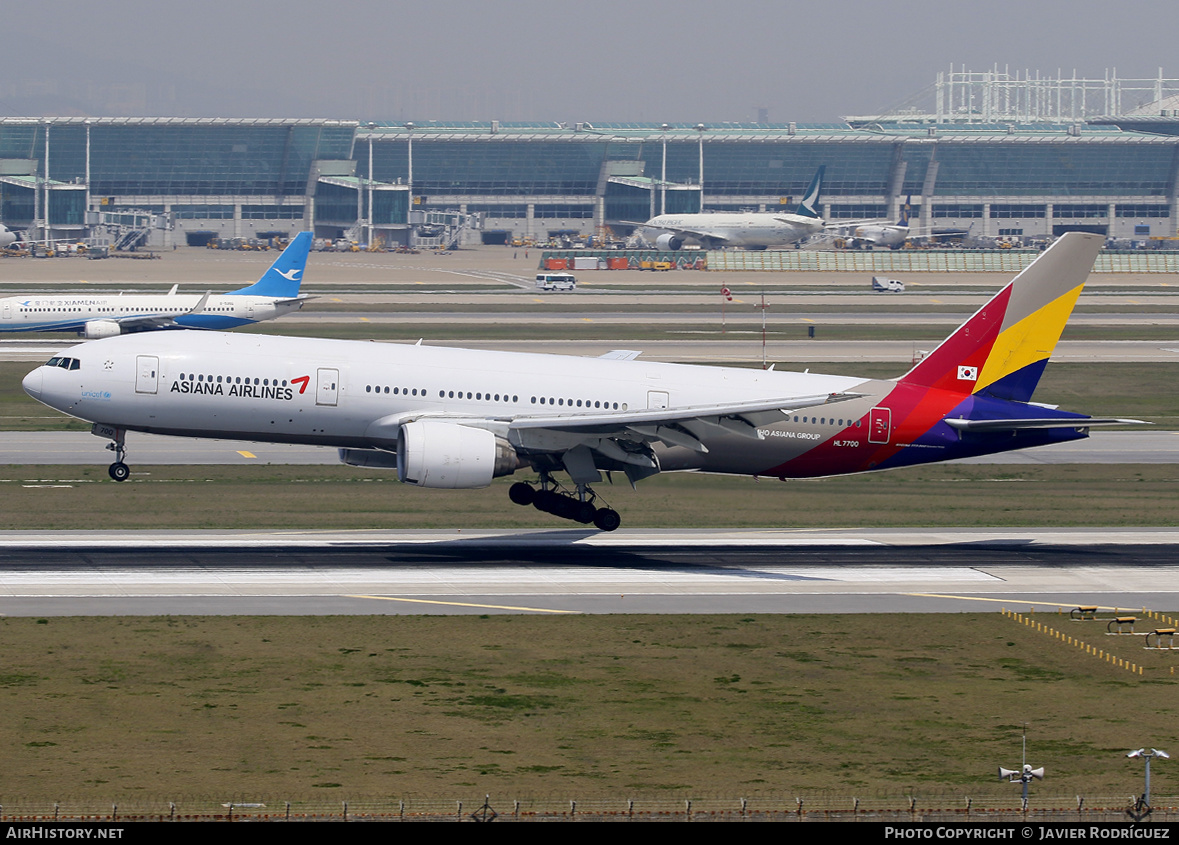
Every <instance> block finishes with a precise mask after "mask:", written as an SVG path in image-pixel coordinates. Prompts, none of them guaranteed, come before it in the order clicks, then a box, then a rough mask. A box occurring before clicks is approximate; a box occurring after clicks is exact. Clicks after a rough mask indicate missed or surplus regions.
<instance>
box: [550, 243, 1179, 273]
mask: <svg viewBox="0 0 1179 845" xmlns="http://www.w3.org/2000/svg"><path fill="white" fill-rule="evenodd" d="M1039 255H1040V252H1039V251H1038V250H1034V249H966V250H963V249H920V250H891V249H884V250H855V249H852V250H817V249H767V250H761V251H758V250H741V249H729V250H708V251H704V250H684V251H680V252H666V251H661V250H585V249H577V250H545V251H544V252H542V253H541V259H540V264H539V267H540V269H542V270H543V269H547V270H574V271H581V270H591V271H603V272H608V271H610V270H643V269H652V268H653V267H656V266H657V267H658V268H659V269H668V270H721V271H725V272H741V271H759V270H761V271H771V272H792V271H798V272H812V273H813V272H825V271H829V272H838V273H871V274H881V273H1018V272H1019V271H1020V270H1023V269H1024V268H1025V267H1027V266H1028V265H1029V264H1031V263H1032V262H1033V261H1035V260H1036V258H1037V257H1038V256H1039ZM587 265H593V266H587ZM1093 272H1094V273H1179V250H1102V252H1101V254H1100V255H1098V256H1097V262H1096V263H1095V264H1094V265H1093Z"/></svg>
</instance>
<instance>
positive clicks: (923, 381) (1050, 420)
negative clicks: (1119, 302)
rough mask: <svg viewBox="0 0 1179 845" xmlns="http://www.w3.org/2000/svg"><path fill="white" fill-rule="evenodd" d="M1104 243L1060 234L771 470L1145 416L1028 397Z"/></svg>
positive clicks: (1071, 430) (938, 456)
mask: <svg viewBox="0 0 1179 845" xmlns="http://www.w3.org/2000/svg"><path fill="white" fill-rule="evenodd" d="M1102 241H1103V238H1102V237H1101V236H1100V235H1093V234H1086V233H1080V232H1075V233H1069V234H1066V235H1064V236H1063V237H1061V238H1060V239H1059V240H1058V241H1056V243H1054V244H1053V245H1052V246H1051V247H1050V248H1049V249H1048V250H1047V251H1046V252H1045V253H1044V254H1043V255H1041V256H1040V257H1039V258H1038V259H1037V260H1036V261H1035V262H1033V263H1032V264H1031V265H1030V266H1029V267H1028V268H1027V269H1026V270H1024V271H1023V272H1022V273H1020V274H1019V275H1018V276H1017V277H1016V278H1015V279H1014V280H1013V281H1012V282H1011V283H1010V284H1008V285H1007V286H1006V287H1005V288H1003V290H1001V291H1000V292H999V293H997V294H996V295H995V296H994V297H992V298H991V300H990V301H989V302H987V304H986V305H984V306H983V307H982V308H980V309H979V310H978V311H977V312H976V313H975V314H974V315H973V316H972V317H971V318H970V319H968V320H967V321H966V322H965V323H963V324H962V325H961V326H960V327H959V328H958V330H957V331H955V332H954V333H953V334H952V335H950V336H949V337H948V338H947V339H946V340H945V341H943V342H942V343H941V345H939V346H938V347H937V348H936V349H935V350H934V351H933V352H931V353H930V354H929V355H927V356H926V357H924V358H923V359H922V360H921V361H920V362H918V363H917V364H916V366H914V367H913V369H912V370H910V371H909V372H908V373H907V374H905V375H904V376H902V377H901V378H900V379H897V380H896V381H895V382H867V383H865V385H864V386H863V393H864V394H865V397H864V398H865V399H867V400H868V401H869V403H870V405H871V407H868V408H865V409H863V410H864V411H865V413H864V415H863V417H861V418H853V420H851V421H849V422H850V423H851V425H849V427H848V428H847V429H845V430H843V431H841V432H840V433H839V434H837V435H836V436H835V437H832V438H828V439H826V440H824V441H823V442H822V443H821V444H818V445H816V447H815V448H814V449H811V450H809V451H808V452H806V453H804V454H802V455H800V456H798V457H797V458H795V459H794V460H791V461H789V462H787V463H785V464H781V465H777V466H774V467H771V468H768V469H767V470H766V472H765V474H766V475H777V476H779V477H782V478H787V477H802V476H819V475H837V474H842V473H847V472H862V471H866V470H874V469H889V468H892V467H898V466H908V465H912V464H919V463H932V462H937V461H943V460H950V459H953V458H964V457H973V456H977V455H984V454H991V453H994V452H1005V451H1010V450H1013V449H1022V448H1026V447H1029V446H1040V445H1046V444H1049V443H1059V442H1064V441H1068V440H1078V439H1081V438H1084V437H1087V436H1088V432H1089V428H1090V427H1091V426H1094V425H1115V424H1131V423H1139V422H1140V421H1138V420H1125V419H1095V418H1092V417H1087V416H1084V415H1082V414H1074V413H1069V412H1066V411H1058V410H1056V409H1055V408H1053V407H1049V406H1045V405H1036V404H1032V403H1031V398H1032V393H1033V392H1034V391H1035V389H1036V385H1037V384H1038V383H1039V381H1040V376H1041V375H1043V373H1044V368H1045V367H1046V366H1047V364H1048V359H1049V358H1050V357H1051V355H1052V352H1053V350H1054V349H1055V348H1056V344H1057V342H1058V341H1059V340H1060V335H1061V333H1062V332H1063V331H1064V327H1065V324H1066V323H1067V322H1068V318H1069V315H1070V314H1071V313H1072V310H1073V306H1074V305H1075V304H1076V302H1077V298H1078V297H1079V296H1080V294H1081V289H1082V288H1083V287H1084V284H1085V280H1086V278H1087V277H1088V275H1089V271H1090V270H1091V269H1092V267H1093V262H1094V261H1095V260H1096V258H1097V254H1098V252H1099V251H1100V250H1101V245H1102ZM841 422H842V421H841ZM861 432H863V433H861ZM849 445H854V448H850V449H849V448H847V447H848V446H849Z"/></svg>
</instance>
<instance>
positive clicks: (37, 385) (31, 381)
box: [20, 367, 44, 399]
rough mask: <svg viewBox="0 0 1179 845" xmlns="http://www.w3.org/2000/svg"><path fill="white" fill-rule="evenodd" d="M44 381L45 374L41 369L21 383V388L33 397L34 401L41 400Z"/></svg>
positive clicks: (33, 372)
mask: <svg viewBox="0 0 1179 845" xmlns="http://www.w3.org/2000/svg"><path fill="white" fill-rule="evenodd" d="M43 380H44V373H42V372H41V367H38V368H37V369H35V370H33V371H32V372H31V373H29V374H28V375H27V376H25V377H24V380H23V381H22V382H21V383H20V384H21V387H23V388H24V389H25V393H27V394H29V395H30V396H32V397H33V398H34V399H40V398H41V385H42V382H43Z"/></svg>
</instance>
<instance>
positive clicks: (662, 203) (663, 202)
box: [659, 123, 671, 214]
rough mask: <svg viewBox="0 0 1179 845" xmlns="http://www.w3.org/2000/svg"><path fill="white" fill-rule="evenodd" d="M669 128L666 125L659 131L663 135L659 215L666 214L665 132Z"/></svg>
mask: <svg viewBox="0 0 1179 845" xmlns="http://www.w3.org/2000/svg"><path fill="white" fill-rule="evenodd" d="M670 128H671V127H670V126H668V125H667V124H666V123H665V124H663V127H662V129H661V131H662V133H663V170H662V171H661V172H660V174H659V213H660V214H667V130H668V129H670Z"/></svg>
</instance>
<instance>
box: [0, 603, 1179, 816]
mask: <svg viewBox="0 0 1179 845" xmlns="http://www.w3.org/2000/svg"><path fill="white" fill-rule="evenodd" d="M1046 610H1048V609H1042V610H1041V613H1039V614H1038V615H1037V619H1039V621H1041V622H1045V623H1047V624H1049V625H1052V626H1053V627H1055V628H1057V629H1060V630H1063V631H1064V632H1065V633H1066V634H1067V635H1072V636H1075V637H1078V638H1080V639H1081V640H1083V641H1087V642H1089V643H1091V644H1094V645H1096V646H1098V647H1100V648H1102V649H1107V650H1110V651H1112V652H1113V653H1115V654H1117V655H1118V656H1121V657H1124V658H1125V659H1127V660H1131V661H1133V662H1135V663H1137V664H1140V665H1142V666H1143V667H1144V668H1143V674H1142V675H1137V674H1132V673H1131V672H1130V671H1128V670H1126V669H1122V668H1117V667H1115V666H1113V665H1111V664H1110V663H1108V662H1104V661H1102V660H1100V659H1098V658H1097V657H1095V656H1092V655H1089V654H1086V653H1085V652H1084V651H1083V650H1082V649H1081V648H1079V647H1077V646H1075V645H1067V644H1066V643H1065V642H1063V641H1060V640H1057V639H1054V638H1052V637H1050V636H1049V635H1047V634H1045V633H1041V632H1039V631H1035V630H1033V629H1031V628H1029V627H1028V626H1026V625H1021V624H1020V623H1018V622H1017V621H1015V620H1012V619H1010V618H1005V617H1003V616H1001V615H1000V614H999V613H998V612H996V613H990V614H954V615H934V616H922V615H897V616H887V615H886V616H879V615H878V616H869V615H859V616H746V617H741V616H692V617H684V616H660V617H643V616H576V617H562V618H551V617H530V616H491V617H453V616H452V617H444V618H443V617H425V616H418V617H414V616H399V617H346V618H308V617H297V618H288V617H270V618H228V619H226V618H204V617H168V618H104V619H70V618H52V619H48V620H36V619H0V636H2V637H3V642H4V645H5V666H4V670H3V673H0V701H3V706H4V711H5V718H4V719H3V720H2V721H0V747H3V748H4V759H5V766H4V776H3V782H4V787H3V792H4V797H5V801H4V806H5V809H6V810H9V811H10V812H11V811H12V809H11V808H12V807H13V806H14V805H19V804H20V802H21V800H22V799H24V798H26V797H37V798H40V799H42V800H48V801H53V800H62V801H71V800H72V801H87V800H95V801H96V800H105V801H108V802H110V801H118V802H120V804H134V803H137V802H148V801H153V800H155V801H164V802H166V801H168V800H184V799H191V798H192V797H193V796H209V797H212V798H213V799H216V800H220V801H224V800H230V799H232V800H236V801H268V802H270V803H271V804H272V805H273V804H279V805H281V801H282V800H294V801H299V800H317V799H324V798H328V799H335V800H338V801H342V800H348V799H351V800H356V799H357V798H358V797H359V796H377V795H380V796H387V797H394V798H395V797H397V796H417V797H421V796H435V797H439V798H450V799H452V800H453V799H466V800H467V801H468V802H475V805H477V803H478V801H481V800H482V797H483V795H484V794H487V793H490V794H492V795H493V796H495V798H496V799H498V800H499V802H500V806H501V807H502V806H503V804H504V803H505V802H508V803H510V800H511V799H512V798H515V797H520V798H528V797H536V796H547V797H558V798H566V799H569V798H581V799H589V798H592V797H600V796H604V797H613V798H615V799H617V800H618V801H620V802H622V801H625V799H627V798H631V797H644V796H648V797H649V796H665V795H674V796H680V797H688V796H693V795H695V796H697V797H703V796H732V797H737V796H748V797H752V796H756V795H766V794H771V795H785V796H795V795H812V796H814V795H817V794H821V793H836V794H842V795H846V796H853V795H858V796H860V797H862V798H868V797H871V796H874V795H884V794H891V795H914V796H922V797H923V799H924V797H925V796H931V795H932V796H957V797H951V798H949V799H948V800H947V801H946V803H948V804H950V805H955V804H960V803H961V796H965V795H971V796H975V797H976V798H981V797H982V796H985V795H997V794H1001V795H1005V796H1009V798H1010V800H1011V801H1012V802H1014V801H1016V800H1017V796H1016V793H1017V792H1018V787H1017V786H1008V785H1002V786H1001V785H999V784H998V783H997V782H996V778H995V771H996V768H997V766H999V765H1004V766H1007V767H1008V768H1018V767H1019V764H1020V734H1021V731H1022V729H1023V725H1025V724H1026V725H1027V729H1028V737H1029V743H1028V761H1029V762H1031V763H1033V764H1034V765H1037V766H1044V767H1045V768H1046V769H1047V771H1048V779H1047V780H1046V781H1045V783H1044V784H1037V785H1036V787H1034V791H1036V792H1037V793H1048V794H1052V795H1058V796H1066V797H1067V799H1066V803H1072V802H1073V796H1076V795H1082V796H1084V795H1089V796H1093V795H1110V794H1114V795H1128V794H1132V793H1134V792H1136V791H1138V789H1139V788H1140V787H1141V775H1142V772H1141V765H1137V764H1134V763H1132V762H1129V761H1126V760H1125V759H1124V757H1123V755H1124V754H1125V752H1126V750H1128V749H1130V748H1135V747H1138V746H1139V745H1142V744H1144V743H1145V744H1147V745H1149V744H1151V743H1162V744H1164V746H1165V740H1166V738H1167V737H1170V736H1172V734H1173V730H1174V723H1175V720H1176V718H1177V717H1179V697H1177V696H1176V692H1177V691H1179V685H1177V683H1176V680H1175V678H1174V676H1173V675H1172V674H1171V667H1172V666H1173V665H1174V663H1175V662H1176V658H1175V657H1174V656H1172V654H1171V653H1167V652H1146V651H1144V650H1143V649H1142V641H1141V638H1140V637H1121V638H1118V637H1108V636H1105V635H1104V629H1105V626H1104V623H1101V622H1096V623H1088V624H1085V623H1070V622H1069V621H1068V618H1067V616H1064V617H1061V616H1057V615H1056V614H1055V613H1054V612H1045V611H1046ZM1051 610H1055V609H1054V608H1053V609H1051ZM1155 777H1156V780H1155V783H1154V791H1155V794H1156V795H1160V796H1161V795H1173V794H1175V792H1176V790H1175V789H1174V786H1173V784H1174V783H1175V776H1174V775H1173V774H1171V773H1170V771H1169V770H1168V769H1167V767H1166V766H1160V767H1158V769H1157V770H1156V773H1155ZM922 803H923V804H924V805H926V806H928V804H929V802H928V800H923V801H922Z"/></svg>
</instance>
